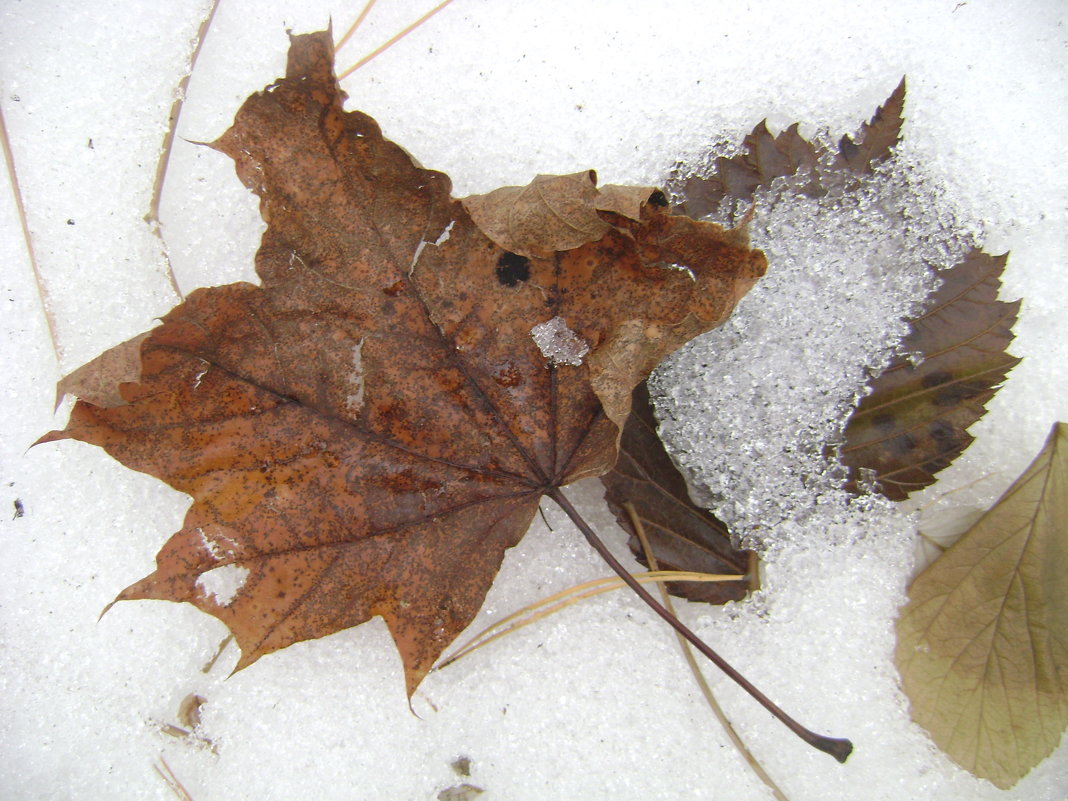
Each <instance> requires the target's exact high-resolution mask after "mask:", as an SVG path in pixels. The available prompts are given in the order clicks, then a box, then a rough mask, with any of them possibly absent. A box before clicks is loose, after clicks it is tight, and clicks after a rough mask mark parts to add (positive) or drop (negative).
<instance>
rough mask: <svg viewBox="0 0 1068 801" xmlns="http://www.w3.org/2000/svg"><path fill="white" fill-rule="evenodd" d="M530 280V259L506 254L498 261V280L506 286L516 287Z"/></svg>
mask: <svg viewBox="0 0 1068 801" xmlns="http://www.w3.org/2000/svg"><path fill="white" fill-rule="evenodd" d="M528 278H530V259H528V258H527V257H526V256H520V255H519V254H518V253H505V254H504V255H502V256H501V258H500V259H498V260H497V280H498V281H500V282H501V283H502V284H504V286H515V285H516V284H518V283H519V282H520V281H526V280H527V279H528Z"/></svg>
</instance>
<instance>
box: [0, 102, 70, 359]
mask: <svg viewBox="0 0 1068 801" xmlns="http://www.w3.org/2000/svg"><path fill="white" fill-rule="evenodd" d="M0 146H3V148H4V163H5V164H6V165H7V174H8V175H9V176H10V177H11V192H12V193H13V194H14V196H15V208H16V209H17V211H18V215H19V224H20V225H21V226H22V239H23V241H24V242H25V243H26V253H27V254H28V255H29V257H30V269H31V270H33V281H34V284H35V285H36V287H37V298H38V299H39V300H40V301H41V311H42V313H43V314H44V318H45V323H46V324H47V325H48V336H49V338H50V339H51V340H52V352H53V353H54V354H55V355H56V361H57V362H58V363H59V365H60V367H62V366H63V359H62V356H61V355H60V352H59V339H58V338H57V336H56V320H55V317H53V316H52V309H51V307H50V305H49V303H48V293H47V291H46V290H45V285H44V280H43V279H42V277H41V270H40V268H39V267H38V265H37V254H36V252H35V251H34V249H33V237H31V236H30V225H29V223H28V222H27V220H26V207H25V206H24V205H23V203H22V189H21V188H20V187H19V177H18V174H17V173H16V172H15V156H14V154H12V152H11V141H10V140H9V139H8V136H7V123H5V122H4V108H3V106H2V105H0Z"/></svg>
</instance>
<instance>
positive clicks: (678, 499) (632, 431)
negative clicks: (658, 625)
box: [601, 381, 759, 604]
mask: <svg viewBox="0 0 1068 801" xmlns="http://www.w3.org/2000/svg"><path fill="white" fill-rule="evenodd" d="M601 483H602V484H604V487H605V500H607V501H608V505H609V507H610V508H611V509H612V512H613V513H614V514H615V516H616V520H617V521H618V522H619V525H620V526H621V527H622V528H623V530H624V531H626V532H627V533H628V534H630V539H629V541H628V543H627V544H628V545H629V546H630V549H631V552H632V553H633V554H634V556H635V557H636V558H637V559H638V561H639V562H641V563H642V564H644V565H646V567H649V568H650V569H656V568H652V567H651V566H650V565H649V563H648V561H647V560H646V556H645V549H644V548H643V547H642V543H641V542H640V540H639V539H638V536H637V533H636V532H635V531H634V527H633V525H632V522H631V516H630V514H628V513H627V511H626V509H625V508H624V505H625V504H627V503H628V502H629V503H630V504H631V505H632V506H633V508H634V510H635V512H634V513H635V514H636V515H638V516H639V518H640V519H641V521H642V527H643V528H644V530H645V534H646V536H647V538H648V540H649V546H650V550H651V551H652V553H653V555H654V556H655V557H656V560H657V561H658V563H659V564H660V569H663V570H688V571H693V572H698V573H736V574H740V575H744V576H746V578H744V579H742V580H739V581H722V582H685V581H673V582H669V583H668V584H667V585H666V586H667V590H668V592H670V593H671V594H672V595H674V596H676V597H679V598H685V599H686V600H688V601H695V602H703V603H710V604H724V603H727V602H728V601H738V600H741V599H742V598H744V597H745V596H746V595H747V594H748V593H749V592H751V591H753V590H756V589H759V578H758V574H757V556H756V553H754V552H753V551H747V550H736V549H735V548H733V547H732V545H731V535H730V531H729V530H728V529H727V526H726V525H725V524H724V523H722V522H721V521H720V520H719V519H718V518H716V517H715V516H714V515H713V514H711V513H710V512H708V511H707V510H705V509H702V508H700V507H699V506H697V505H696V504H694V502H693V501H692V500H691V499H690V494H689V489H688V488H687V486H686V480H685V479H684V478H683V476H682V474H681V473H680V472H679V470H678V468H677V467H676V466H675V463H674V462H673V461H672V460H671V456H670V455H669V454H668V452H667V450H665V448H664V444H663V443H662V442H661V441H660V437H659V436H658V435H657V433H656V418H655V417H654V414H653V406H652V403H651V402H650V400H649V388H648V386H647V385H646V382H644V381H643V382H642V383H641V384H639V385H638V386H637V387H635V389H634V394H633V396H632V401H631V412H630V417H628V418H627V424H626V426H624V428H623V435H622V437H621V438H620V442H619V460H618V461H617V462H616V466H615V467H613V468H612V470H610V471H609V472H607V473H605V474H604V475H603V476H601Z"/></svg>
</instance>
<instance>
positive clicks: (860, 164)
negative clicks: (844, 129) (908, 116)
mask: <svg viewBox="0 0 1068 801" xmlns="http://www.w3.org/2000/svg"><path fill="white" fill-rule="evenodd" d="M904 109H905V79H904V78H902V79H901V83H899V84H898V85H897V88H896V89H895V90H894V91H893V92H891V94H890V97H888V98H887V99H886V102H885V103H883V105H881V106H879V108H877V109H876V110H875V114H874V116H872V118H871V120H870V121H869V122H866V123H864V124H863V125H862V126H861V129H860V132H859V133H858V134H857V138H856V140H854V139H852V138H851V137H850V136H848V135H846V136H843V137H842V138H841V139H840V140H839V141H838V158H837V159H836V161H835V166H836V167H844V168H846V169H848V170H849V171H851V172H854V173H857V174H862V173H869V172H871V171H872V169H873V168H874V167H875V165H877V164H878V163H879V162H881V161H884V160H885V159H887V158H889V157H890V153H891V151H892V150H893V149H894V147H895V146H896V145H897V143H898V142H899V141H901V126H902V124H903V123H904V117H902V112H903V111H904Z"/></svg>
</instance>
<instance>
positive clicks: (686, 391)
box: [652, 165, 970, 545]
mask: <svg viewBox="0 0 1068 801" xmlns="http://www.w3.org/2000/svg"><path fill="white" fill-rule="evenodd" d="M808 180H809V178H808V176H799V177H797V178H796V179H795V180H793V181H792V182H782V181H779V182H776V183H775V185H774V186H773V187H771V188H768V189H765V190H763V191H762V192H760V193H758V194H757V197H756V209H757V213H756V216H755V219H754V221H753V223H752V224H751V226H750V236H751V240H752V244H753V246H754V247H758V248H761V249H763V250H764V252H765V253H766V255H767V257H768V271H767V275H766V276H765V277H764V278H762V279H761V280H760V281H758V282H757V284H756V286H755V287H754V288H753V289H752V290H751V291H750V293H749V294H748V295H747V296H746V297H745V298H744V299H743V300H742V302H741V303H740V304H739V306H738V309H737V310H736V312H735V313H734V315H733V316H732V317H731V318H730V319H729V320H728V321H727V322H726V323H725V324H724V325H723V326H721V327H720V328H718V329H716V330H714V331H711V332H709V333H708V334H706V335H705V336H703V337H700V338H698V339H697V340H695V341H693V342H692V343H690V344H689V345H687V346H686V347H684V348H683V349H682V350H680V351H679V352H678V353H676V354H675V355H674V356H673V357H672V358H671V359H669V360H667V361H666V362H665V364H664V365H663V366H662V367H661V368H660V369H659V370H658V371H657V373H656V375H655V377H654V379H653V381H652V386H653V388H654V400H655V402H656V405H657V409H658V411H659V412H660V415H661V417H662V418H663V421H662V422H663V425H662V428H661V433H662V435H663V436H664V437H665V439H666V440H667V441H668V442H669V443H671V444H672V445H673V446H674V448H675V449H676V451H677V452H678V453H679V458H680V460H681V462H682V463H683V464H684V465H685V467H686V468H687V470H688V471H689V472H690V474H691V476H692V478H693V480H694V484H695V485H696V490H697V493H698V494H699V495H700V496H701V497H702V498H703V499H704V500H705V501H706V502H707V503H708V505H709V506H711V507H713V508H714V509H715V510H716V512H717V514H719V515H720V517H721V518H722V519H723V520H724V521H725V522H727V523H728V524H729V525H731V526H732V527H733V530H734V531H735V532H736V533H738V534H739V535H740V536H741V537H742V538H752V539H750V540H749V543H750V544H760V543H761V542H763V541H764V540H774V541H775V542H776V543H778V544H779V545H781V544H782V543H783V541H784V540H786V539H789V532H790V531H795V530H796V531H803V530H804V524H805V523H806V521H808V520H809V519H811V518H812V517H813V515H817V514H825V511H826V509H825V507H826V505H827V504H832V505H833V504H834V503H838V504H839V505H841V504H842V503H844V502H845V498H844V496H841V495H839V494H837V490H836V488H837V486H838V484H839V483H840V480H841V477H842V475H841V469H840V468H839V467H838V466H837V464H836V462H835V461H834V459H833V454H828V450H827V449H828V448H832V449H833V445H834V443H836V442H838V441H839V440H840V438H841V429H842V427H843V425H844V423H845V420H846V418H847V417H848V414H849V411H850V410H851V408H852V406H853V404H854V402H855V400H856V398H857V397H858V396H859V394H860V393H861V392H862V391H863V389H864V386H865V381H866V378H867V376H868V374H869V372H870V371H872V370H876V371H877V370H878V368H879V367H880V366H881V365H883V364H885V363H886V362H887V361H888V359H889V357H890V355H891V351H892V348H893V347H894V346H895V345H896V344H897V343H898V341H899V339H900V337H901V336H902V335H903V334H904V333H906V331H907V324H906V323H905V322H904V319H905V318H906V317H908V316H909V315H910V314H914V313H915V312H916V311H917V310H918V309H919V308H920V304H921V302H922V301H923V300H924V299H925V298H926V296H927V292H928V291H929V289H930V287H931V286H932V282H933V280H934V274H933V273H932V271H931V269H930V268H931V267H935V268H938V267H948V266H950V265H951V264H952V263H953V262H954V261H955V260H956V259H958V258H959V257H960V256H961V255H962V254H963V253H964V251H965V248H966V247H967V246H968V245H969V244H970V239H969V238H968V237H967V236H961V235H959V234H952V233H950V232H953V231H960V230H961V229H962V228H963V226H962V225H961V224H959V223H957V222H956V221H955V220H954V219H953V216H952V214H951V212H949V211H947V210H945V209H942V208H940V206H939V203H938V199H937V197H934V196H932V193H931V192H930V191H929V190H927V189H925V188H924V186H923V184H922V183H917V182H916V179H915V178H913V177H912V176H911V173H910V172H909V170H908V169H907V165H898V167H897V169H896V170H895V172H894V173H893V174H892V175H891V174H878V175H876V176H875V177H873V178H870V179H868V180H866V181H864V182H863V183H861V184H860V185H859V186H857V185H856V184H855V181H853V180H851V179H842V178H841V177H839V179H838V180H837V181H834V180H827V181H825V183H826V184H827V188H828V192H827V194H826V195H824V196H823V197H820V198H811V197H807V196H806V195H804V194H803V193H802V192H801V189H802V188H803V187H804V186H805V185H806V184H807V183H808ZM917 209H926V210H928V211H926V212H925V213H918V212H917V211H916V210H917ZM905 210H909V211H910V212H911V213H912V219H908V218H906V216H905V215H904V213H903V212H904V211H905ZM709 409H715V410H716V412H715V415H713V416H712V418H711V420H710V419H709V415H708V414H707V412H706V411H705V410H709ZM828 455H830V456H831V458H830V459H828Z"/></svg>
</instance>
